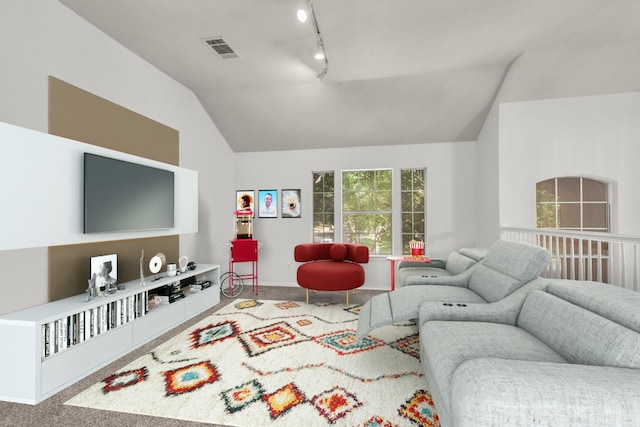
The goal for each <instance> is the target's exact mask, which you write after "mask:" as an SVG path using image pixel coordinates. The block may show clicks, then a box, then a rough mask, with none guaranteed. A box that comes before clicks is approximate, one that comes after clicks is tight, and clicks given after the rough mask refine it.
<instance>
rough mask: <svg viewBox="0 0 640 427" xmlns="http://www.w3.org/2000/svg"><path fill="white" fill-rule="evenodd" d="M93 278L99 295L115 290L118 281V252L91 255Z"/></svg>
mask: <svg viewBox="0 0 640 427" xmlns="http://www.w3.org/2000/svg"><path fill="white" fill-rule="evenodd" d="M91 280H93V281H94V283H95V286H96V293H97V295H102V294H103V293H111V292H115V290H116V288H117V285H116V284H117V283H118V254H111V255H100V256H94V257H91Z"/></svg>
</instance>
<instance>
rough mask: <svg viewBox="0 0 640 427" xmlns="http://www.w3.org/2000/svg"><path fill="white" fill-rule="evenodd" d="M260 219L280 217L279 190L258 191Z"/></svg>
mask: <svg viewBox="0 0 640 427" xmlns="http://www.w3.org/2000/svg"><path fill="white" fill-rule="evenodd" d="M258 217H259V218H277V217H278V190H259V191H258Z"/></svg>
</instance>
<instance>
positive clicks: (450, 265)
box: [444, 252, 476, 276]
mask: <svg viewBox="0 0 640 427" xmlns="http://www.w3.org/2000/svg"><path fill="white" fill-rule="evenodd" d="M474 265H476V261H475V260H473V259H471V258H469V257H466V256H464V255H461V254H460V253H458V252H451V254H450V255H449V258H447V262H446V264H445V267H444V268H445V270H447V271H448V272H449V273H451V275H452V276H455V275H456V274H460V273H462V272H463V271H466V270H468V269H469V268H471V267H473V266H474Z"/></svg>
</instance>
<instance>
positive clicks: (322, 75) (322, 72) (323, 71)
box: [316, 67, 329, 82]
mask: <svg viewBox="0 0 640 427" xmlns="http://www.w3.org/2000/svg"><path fill="white" fill-rule="evenodd" d="M328 71H329V70H328V69H327V68H326V67H325V68H324V70H322V71H320V74H318V75H317V76H316V79H318V81H319V82H321V81H323V80H324V77H325V76H326V75H327V72H328Z"/></svg>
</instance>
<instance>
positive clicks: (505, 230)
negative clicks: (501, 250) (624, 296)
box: [500, 227, 640, 291]
mask: <svg viewBox="0 0 640 427" xmlns="http://www.w3.org/2000/svg"><path fill="white" fill-rule="evenodd" d="M500 238H501V239H503V240H511V241H516V242H524V243H529V244H534V245H538V246H542V247H544V248H546V249H547V250H548V251H549V252H551V254H552V259H551V263H550V264H549V267H547V270H546V271H545V272H544V273H543V276H544V277H549V278H556V279H574V280H593V281H597V282H604V283H610V284H613V285H616V286H620V287H622V288H627V289H632V290H635V291H640V277H639V274H640V237H636V236H621V235H615V234H609V233H589V232H573V231H566V230H553V229H544V228H532V229H529V228H514V227H502V228H501V233H500Z"/></svg>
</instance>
